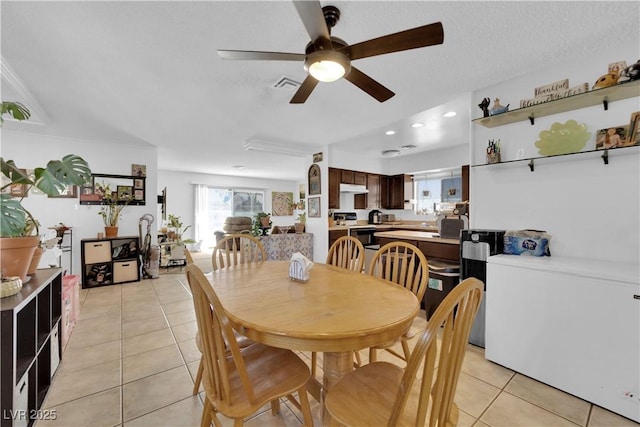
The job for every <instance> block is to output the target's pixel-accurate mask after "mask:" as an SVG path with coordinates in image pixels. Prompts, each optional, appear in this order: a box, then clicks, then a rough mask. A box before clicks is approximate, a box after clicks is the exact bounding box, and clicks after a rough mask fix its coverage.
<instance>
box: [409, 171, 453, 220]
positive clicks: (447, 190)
mask: <svg viewBox="0 0 640 427" xmlns="http://www.w3.org/2000/svg"><path fill="white" fill-rule="evenodd" d="M414 185H415V188H414V194H415V195H416V204H415V212H416V214H418V215H428V214H434V213H436V212H439V211H444V210H449V209H452V208H453V207H452V204H455V202H460V201H461V200H462V177H461V176H454V175H452V173H451V171H448V170H447V171H441V172H434V173H425V174H424V175H420V174H415V175H414Z"/></svg>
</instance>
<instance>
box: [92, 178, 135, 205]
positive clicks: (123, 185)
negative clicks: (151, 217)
mask: <svg viewBox="0 0 640 427" xmlns="http://www.w3.org/2000/svg"><path fill="white" fill-rule="evenodd" d="M96 179H97V180H98V182H97V183H96ZM146 181H147V178H146V177H144V176H135V175H110V174H104V173H94V174H91V183H90V184H89V185H84V186H82V187H80V204H81V205H103V204H104V202H103V200H102V195H101V194H99V193H98V192H97V191H96V184H109V186H110V187H111V190H113V192H114V193H115V196H116V198H119V197H118V195H122V194H123V193H128V195H129V197H130V198H129V199H128V200H125V199H124V198H123V199H122V200H118V204H119V205H132V206H144V205H145V204H146V202H145V200H146V185H147V182H146Z"/></svg>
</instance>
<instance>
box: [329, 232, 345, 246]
mask: <svg viewBox="0 0 640 427" xmlns="http://www.w3.org/2000/svg"><path fill="white" fill-rule="evenodd" d="M348 234H349V230H347V229H346V228H345V229H340V230H329V246H328V247H329V248H331V245H333V244H334V243H335V242H336V240H338V239H339V238H341V237H344V236H346V235H348Z"/></svg>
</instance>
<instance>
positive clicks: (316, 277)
mask: <svg viewBox="0 0 640 427" xmlns="http://www.w3.org/2000/svg"><path fill="white" fill-rule="evenodd" d="M309 273H310V274H309V276H310V279H309V281H308V282H306V283H300V282H296V281H293V280H291V279H290V278H289V262H288V261H266V262H263V263H260V264H242V265H238V266H235V267H231V268H228V269H220V270H216V271H214V272H212V273H211V274H209V275H207V277H208V278H209V279H210V281H211V283H212V286H213V288H214V290H215V291H216V294H217V295H218V297H219V298H220V301H221V302H222V306H223V307H224V309H225V311H226V312H227V315H228V317H229V319H230V321H231V323H232V325H233V327H234V328H235V329H236V330H237V331H238V332H240V333H241V334H243V335H245V336H247V337H248V338H250V339H252V340H254V341H258V342H261V343H263V344H267V345H270V346H273V347H280V348H287V349H291V350H299V351H316V352H318V351H321V352H324V357H323V370H324V376H323V381H322V391H321V392H322V395H324V394H325V393H326V391H327V390H328V389H330V388H331V387H332V386H333V384H335V383H336V381H338V380H339V379H340V378H341V377H342V376H343V375H345V374H346V373H348V372H349V371H351V370H353V354H352V352H353V351H357V350H360V349H363V348H368V347H373V346H376V345H382V344H384V343H387V342H389V341H391V340H393V339H395V338H397V337H400V336H401V335H402V334H403V333H405V332H406V331H408V330H409V328H410V326H411V324H412V322H413V319H414V317H415V316H416V314H417V313H418V311H419V309H420V306H419V303H418V300H417V299H416V297H415V295H414V294H413V293H411V292H410V291H408V290H407V289H405V288H403V287H401V286H398V285H396V284H394V283H391V282H388V281H385V280H382V279H378V278H375V277H372V276H369V275H367V274H361V273H356V272H352V271H349V270H345V269H341V268H337V267H334V266H332V265H327V264H320V263H316V264H314V265H313V267H312V268H311V270H310V272H309ZM312 394H313V393H312ZM315 397H316V398H318V396H315Z"/></svg>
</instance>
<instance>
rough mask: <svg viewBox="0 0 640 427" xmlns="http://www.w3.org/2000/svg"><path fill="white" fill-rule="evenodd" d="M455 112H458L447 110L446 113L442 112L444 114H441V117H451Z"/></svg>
mask: <svg viewBox="0 0 640 427" xmlns="http://www.w3.org/2000/svg"><path fill="white" fill-rule="evenodd" d="M456 114H458V113H456V112H455V111H447V112H446V113H444V114H443V115H442V117H453V116H455V115H456Z"/></svg>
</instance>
